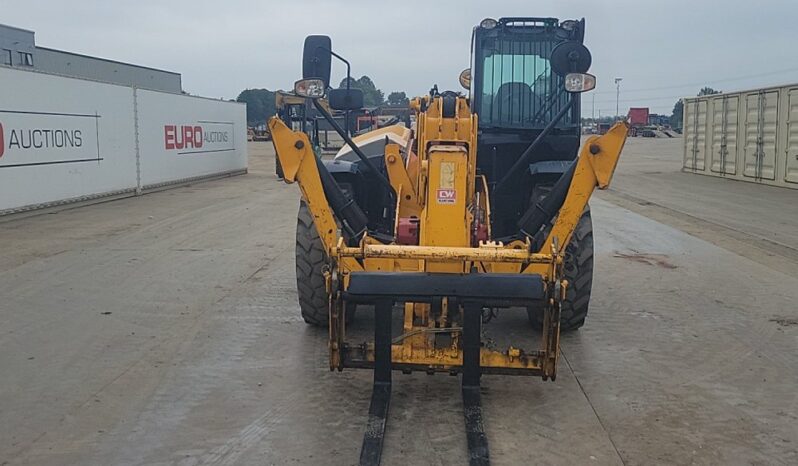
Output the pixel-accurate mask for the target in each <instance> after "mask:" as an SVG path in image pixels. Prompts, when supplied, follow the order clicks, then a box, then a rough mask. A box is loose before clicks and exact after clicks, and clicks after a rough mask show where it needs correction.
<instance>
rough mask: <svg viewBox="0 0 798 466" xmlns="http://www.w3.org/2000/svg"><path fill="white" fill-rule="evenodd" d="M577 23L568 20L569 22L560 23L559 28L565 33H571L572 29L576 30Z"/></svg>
mask: <svg viewBox="0 0 798 466" xmlns="http://www.w3.org/2000/svg"><path fill="white" fill-rule="evenodd" d="M577 23H578V21H574V20H572V19H569V20H566V21H563V22H562V23H560V27H561V28H563V29H565V30H566V31H573V30H574V29H576V24H577Z"/></svg>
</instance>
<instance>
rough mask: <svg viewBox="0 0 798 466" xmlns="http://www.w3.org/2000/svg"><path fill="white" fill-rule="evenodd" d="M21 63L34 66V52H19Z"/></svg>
mask: <svg viewBox="0 0 798 466" xmlns="http://www.w3.org/2000/svg"><path fill="white" fill-rule="evenodd" d="M19 64H20V65H24V66H33V54H32V53H28V52H19Z"/></svg>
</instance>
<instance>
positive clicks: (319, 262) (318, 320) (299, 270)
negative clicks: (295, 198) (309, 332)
mask: <svg viewBox="0 0 798 466" xmlns="http://www.w3.org/2000/svg"><path fill="white" fill-rule="evenodd" d="M295 252H296V289H297V296H298V297H299V311H300V313H301V314H302V319H304V320H305V322H306V323H308V324H310V325H313V326H316V327H327V326H328V325H329V323H330V322H329V317H330V311H329V308H328V299H329V298H328V296H327V287H326V285H325V283H324V266H325V265H327V262H328V259H327V253H326V252H325V251H324V246H323V245H322V243H321V238H319V233H318V231H316V226H315V225H314V224H313V215H311V213H310V210H309V209H308V205H307V204H305V201H300V203H299V212H297V216H296V251H295ZM354 317H355V306H354V305H347V306H346V321H347V322H351V321H352V320H353V319H354Z"/></svg>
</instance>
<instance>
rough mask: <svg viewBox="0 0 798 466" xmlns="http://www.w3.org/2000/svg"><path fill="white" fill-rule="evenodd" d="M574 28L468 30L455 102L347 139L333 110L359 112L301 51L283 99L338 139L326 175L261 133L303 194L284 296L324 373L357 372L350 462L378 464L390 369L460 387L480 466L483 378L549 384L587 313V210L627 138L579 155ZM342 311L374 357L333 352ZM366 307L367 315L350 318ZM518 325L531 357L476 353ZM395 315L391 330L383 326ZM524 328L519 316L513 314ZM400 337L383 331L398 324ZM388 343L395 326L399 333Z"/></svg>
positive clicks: (614, 137)
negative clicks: (307, 327) (297, 72)
mask: <svg viewBox="0 0 798 466" xmlns="http://www.w3.org/2000/svg"><path fill="white" fill-rule="evenodd" d="M583 38H584V20H581V21H559V20H557V19H555V18H501V19H499V20H494V19H485V20H483V21H482V22H481V23H480V24H479V25H478V26H477V27H475V28H474V31H473V36H472V44H471V50H472V57H471V64H472V66H471V69H470V70H465V71H464V72H463V73H462V74H461V76H460V78H461V79H460V81H461V84H463V85H464V87H466V88H467V89H468V90H469V95H468V96H464V95H461V94H460V93H457V92H452V91H444V92H439V91H438V90H437V87H433V89H432V91H431V92H430V94H429V95H427V96H423V97H418V98H415V99H413V100H412V102H411V107H412V108H413V110H414V111H415V124H414V125H413V127H412V128H411V129H408V128H405V127H400V126H396V127H389V128H381V129H379V130H376V131H375V132H373V133H367V134H365V135H361V136H359V137H358V138H356V140H354V141H353V140H352V139H351V138H350V136H349V135H348V134H347V133H346V132H345V131H344V130H343V129H342V128H340V126H339V125H337V124H336V122H335V120H334V119H333V118H332V117H331V116H330V113H329V112H328V111H327V110H326V109H325V108H324V107H323V106H322V105H320V104H319V101H318V99H321V98H322V97H325V96H327V98H328V101H329V105H330V107H331V108H333V109H338V110H353V109H356V108H359V107H361V106H362V103H363V102H362V101H363V99H362V94H361V93H360V92H359V91H357V90H355V89H333V90H330V89H329V87H330V86H329V85H330V69H331V60H332V57H336V58H338V59H340V60H342V61H344V63H346V65H347V75H348V74H349V63H348V62H346V60H344V59H343V58H342V57H341V56H340V55H338V54H337V53H336V52H335V51H334V50H333V49H332V44H331V40H330V38H329V37H326V36H308V37H307V38H306V39H305V45H304V56H303V70H302V72H303V79H301V80H299V81H297V82H296V84H295V92H296V93H297V94H299V95H303V96H306V97H308V98H311V99H313V101H314V104H315V106H316V108H317V109H318V111H319V112H320V113H321V114H322V115H323V116H324V117H325V118H326V119H327V120H328V121H329V123H330V124H331V125H332V126H333V127H334V128H336V131H337V132H338V133H339V134H340V135H341V137H342V138H343V139H344V141H346V143H347V145H348V154H342V155H341V156H339V157H337V158H336V159H334V160H324V161H322V160H321V158H320V157H319V156H318V155H317V154H314V152H313V150H312V146H311V144H310V141H309V140H308V138H307V136H306V135H305V134H303V133H301V132H294V131H292V130H291V129H289V128H288V127H286V126H285V125H284V124H283V122H282V121H280V120H279V119H278V118H274V119H272V120H271V121H270V122H269V126H270V128H271V133H272V136H273V141H274V146H275V150H276V152H277V156H278V157H279V161H280V162H281V163H282V167H283V170H284V174H285V181H286V182H288V183H291V182H294V181H298V182H299V186H300V188H301V191H302V203H301V205H300V210H299V216H298V223H297V247H296V260H297V285H298V293H299V301H300V307H301V311H302V316H303V317H304V318H305V320H306V321H307V322H308V323H310V324H315V325H328V326H329V350H330V368H331V369H338V370H342V369H343V368H345V367H360V368H372V369H373V370H374V387H373V394H372V399H371V406H370V409H369V417H368V423H367V428H366V434H365V436H364V440H363V446H362V450H361V456H360V462H361V464H378V463H379V460H380V454H381V450H382V440H383V434H384V432H385V422H386V416H387V413H388V405H389V401H390V392H391V371H392V370H401V371H403V372H409V371H415V370H420V371H425V372H428V373H432V372H446V373H450V374H457V373H460V374H462V395H463V404H464V413H465V423H466V432H467V439H468V449H469V461H470V462H471V464H487V463H488V461H489V454H488V444H487V439H486V437H485V433H484V431H483V427H482V415H481V408H480V392H479V383H480V375H481V374H483V373H485V374H507V375H539V376H542V378H543V379H544V380H547V379H551V380H554V379H555V377H556V375H557V372H556V368H557V357H558V352H559V335H560V331H561V330H573V329H577V328H579V327H580V326H582V325H583V324H584V322H585V316H586V315H587V310H588V301H589V299H590V288H591V281H592V269H593V236H592V225H591V219H590V211H589V209H588V199H589V198H590V196H591V194H592V193H593V190H594V189H595V188H596V187H598V188H599V189H603V188H606V187H607V186H608V184H609V182H610V179H611V177H612V174H613V172H614V170H615V166H616V164H617V161H618V157H619V155H620V152H621V149H622V147H623V144H624V142H625V139H626V133H627V130H628V127H627V125H626V124H625V123H624V122H620V123H618V124H616V125H615V126H613V128H612V129H611V130H610V131H609V132H608V133H607V134H605V135H603V136H601V137H591V138H589V139H588V140H587V141H586V142H585V144H584V145H583V146H582V148H581V150H579V147H580V100H579V93H581V92H584V91H588V90H591V89H593V87H594V86H595V78H594V77H593V76H592V75H590V74H587V71H588V68H589V67H590V63H591V56H590V53H589V51H588V50H587V48H586V47H585V46H584V45H583V44H582V42H583ZM357 305H370V306H372V307H373V309H374V341H373V342H363V343H357V344H356V343H352V342H349V341H347V339H346V333H347V324H348V323H349V321H350V320H351V318H352V315H353V312H354V309H355V307H356V306H357ZM362 307H365V306H362ZM510 308H521V309H522V310H526V312H527V313H528V315H529V319H530V320H531V322H532V324H533V326H534V327H537V328H539V329H540V331H542V338H541V345H540V348H539V349H536V350H523V349H520V348H517V347H515V346H510V347H509V348H504V349H503V350H497V349H494V348H491V347H490V346H491V345H489V344H488V342H485V341H482V327H483V320H484V321H487V320H489V317H490V316H491V315H492V314H493V313H495V312H496V310H497V309H510ZM399 310H401V312H402V315H403V318H402V319H401V331H400V332H399V333H398V334H395V332H393V331H392V325H391V324H392V320H391V316H392V313H393V312H394V311H399ZM522 312H523V311H522ZM397 323H398V322H397ZM397 327H398V325H397Z"/></svg>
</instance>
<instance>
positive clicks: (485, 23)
mask: <svg viewBox="0 0 798 466" xmlns="http://www.w3.org/2000/svg"><path fill="white" fill-rule="evenodd" d="M498 24H499V22H498V21H496V20H495V19H493V18H485V19H483V20H482V21H481V22H480V23H479V27H481V28H484V29H493V28H495V27H496V25H498Z"/></svg>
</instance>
